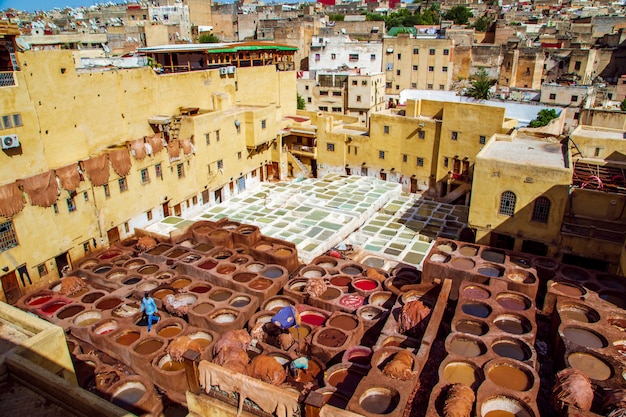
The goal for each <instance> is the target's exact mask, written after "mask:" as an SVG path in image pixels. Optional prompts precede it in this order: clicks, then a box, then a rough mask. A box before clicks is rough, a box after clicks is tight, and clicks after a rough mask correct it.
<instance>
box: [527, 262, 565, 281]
mask: <svg viewBox="0 0 626 417" xmlns="http://www.w3.org/2000/svg"><path fill="white" fill-rule="evenodd" d="M533 265H534V267H535V269H536V270H537V275H538V276H539V279H540V280H543V281H547V280H549V279H552V278H553V277H554V274H555V273H556V270H557V268H558V267H559V264H558V262H557V261H555V260H554V259H552V258H544V257H538V258H535V259H534V262H533Z"/></svg>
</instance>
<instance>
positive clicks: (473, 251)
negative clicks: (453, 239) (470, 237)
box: [459, 246, 478, 256]
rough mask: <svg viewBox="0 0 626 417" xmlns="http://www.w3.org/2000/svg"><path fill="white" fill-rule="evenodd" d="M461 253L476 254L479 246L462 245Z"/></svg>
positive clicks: (464, 254)
mask: <svg viewBox="0 0 626 417" xmlns="http://www.w3.org/2000/svg"><path fill="white" fill-rule="evenodd" d="M459 253H460V254H461V255H463V256H476V254H477V253H478V248H477V247H476V246H461V249H459Z"/></svg>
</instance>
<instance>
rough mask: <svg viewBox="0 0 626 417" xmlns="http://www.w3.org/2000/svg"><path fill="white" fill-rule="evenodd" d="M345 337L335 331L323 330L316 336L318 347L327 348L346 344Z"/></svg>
mask: <svg viewBox="0 0 626 417" xmlns="http://www.w3.org/2000/svg"><path fill="white" fill-rule="evenodd" d="M346 339H347V337H346V335H345V334H344V333H342V332H340V331H339V330H336V329H324V330H322V331H321V332H320V333H318V336H317V342H318V343H319V344H320V345H323V346H328V347H333V348H335V347H339V346H342V345H343V344H344V343H345V342H346Z"/></svg>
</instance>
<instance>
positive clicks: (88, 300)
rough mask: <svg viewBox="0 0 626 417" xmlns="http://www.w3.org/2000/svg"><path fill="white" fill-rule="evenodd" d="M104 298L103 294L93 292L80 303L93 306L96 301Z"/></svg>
mask: <svg viewBox="0 0 626 417" xmlns="http://www.w3.org/2000/svg"><path fill="white" fill-rule="evenodd" d="M103 296H104V293H103V292H92V293H89V294H87V295H85V296H84V297H83V298H82V300H80V301H81V302H83V303H85V304H91V303H93V302H95V301H96V300H98V299H100V298H102V297H103Z"/></svg>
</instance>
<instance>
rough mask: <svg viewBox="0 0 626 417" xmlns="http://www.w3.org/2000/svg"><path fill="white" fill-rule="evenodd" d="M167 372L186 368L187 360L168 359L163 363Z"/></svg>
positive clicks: (163, 367) (162, 366)
mask: <svg viewBox="0 0 626 417" xmlns="http://www.w3.org/2000/svg"><path fill="white" fill-rule="evenodd" d="M161 369H162V370H163V371H165V372H176V371H180V370H181V369H185V362H176V361H167V362H165V363H163V364H162V365H161Z"/></svg>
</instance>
